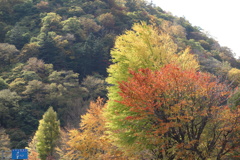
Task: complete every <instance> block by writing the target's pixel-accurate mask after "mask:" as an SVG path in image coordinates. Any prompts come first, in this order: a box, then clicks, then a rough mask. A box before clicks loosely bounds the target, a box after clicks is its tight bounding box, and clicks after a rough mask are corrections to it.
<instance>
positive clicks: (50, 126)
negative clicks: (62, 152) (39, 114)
mask: <svg viewBox="0 0 240 160" xmlns="http://www.w3.org/2000/svg"><path fill="white" fill-rule="evenodd" d="M59 136H60V122H59V120H57V113H56V112H55V111H54V110H53V108H52V107H50V108H49V109H48V110H47V111H46V112H45V114H44V115H43V119H42V120H40V121H39V126H38V130H37V132H36V139H37V151H38V153H39V157H40V159H41V160H46V158H47V157H52V156H53V153H54V148H55V147H56V145H57V142H58V139H59Z"/></svg>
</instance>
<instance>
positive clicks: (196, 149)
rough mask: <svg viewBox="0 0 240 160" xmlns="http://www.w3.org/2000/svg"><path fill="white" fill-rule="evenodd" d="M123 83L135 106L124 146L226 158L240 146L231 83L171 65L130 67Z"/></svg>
mask: <svg viewBox="0 0 240 160" xmlns="http://www.w3.org/2000/svg"><path fill="white" fill-rule="evenodd" d="M130 73H131V75H132V77H131V78H129V80H128V81H123V82H120V83H119V85H120V90H121V91H120V92H119V94H120V95H121V97H122V99H121V100H119V101H117V102H118V103H121V104H123V105H124V106H127V107H129V111H128V112H126V111H125V117H123V119H122V121H125V124H124V126H123V127H122V129H121V130H119V131H118V132H119V139H116V142H117V143H118V144H119V146H122V147H123V146H125V147H126V148H128V147H129V148H131V149H133V150H135V152H138V151H139V150H142V151H143V150H144V151H145V152H146V153H151V155H152V157H154V158H155V159H185V158H186V156H187V157H188V158H189V159H209V158H210V159H222V158H229V157H230V156H233V155H234V153H236V152H237V150H239V149H238V148H239V147H240V143H239V142H240V138H239V133H240V132H239V130H240V127H239V123H240V118H239V115H240V114H239V113H240V109H239V108H237V109H235V110H233V109H231V108H229V107H228V106H226V105H225V104H226V100H227V98H228V96H229V92H228V91H227V90H228V87H227V85H225V84H221V83H218V81H217V79H216V78H215V77H213V76H212V75H210V74H207V73H201V72H196V71H191V70H188V71H186V70H181V69H180V68H178V67H176V66H174V65H167V66H165V67H163V68H162V69H161V70H160V71H151V70H149V69H140V70H139V71H138V72H134V71H130Z"/></svg>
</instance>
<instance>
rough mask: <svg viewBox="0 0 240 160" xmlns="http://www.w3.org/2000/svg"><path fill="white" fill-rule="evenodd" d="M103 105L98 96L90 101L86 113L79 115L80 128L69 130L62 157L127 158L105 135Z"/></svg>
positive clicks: (121, 159) (77, 159)
mask: <svg viewBox="0 0 240 160" xmlns="http://www.w3.org/2000/svg"><path fill="white" fill-rule="evenodd" d="M104 107H105V106H104V102H103V100H102V99H100V98H99V99H98V100H97V102H91V103H90V108H89V109H88V111H87V113H86V114H85V115H83V116H82V117H81V118H82V120H81V123H80V130H77V129H73V130H70V132H69V140H68V142H67V145H68V146H69V148H68V153H67V154H66V155H64V157H62V159H68V160H79V159H117V160H126V159H127V158H126V157H124V156H123V154H122V152H121V151H118V149H117V147H116V146H113V145H112V144H111V142H110V141H109V139H108V138H107V136H106V135H107V134H106V133H105V123H106V121H105V118H104V117H103V114H102V112H103V108H104Z"/></svg>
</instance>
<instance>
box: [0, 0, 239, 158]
mask: <svg viewBox="0 0 240 160" xmlns="http://www.w3.org/2000/svg"><path fill="white" fill-rule="evenodd" d="M172 64H174V65H176V66H174V65H173V66H172ZM171 67H172V68H171ZM168 68H171V69H168ZM174 71H175V72H176V73H178V74H180V75H182V77H181V76H180V77H178V76H176V73H175V72H174ZM172 72H174V73H172ZM168 73H169V74H171V75H172V76H169V75H168ZM161 74H163V75H166V76H164V77H161V76H159V75H161ZM191 76H192V77H191ZM239 76H240V62H239V60H238V59H235V58H234V54H233V53H232V51H231V50H230V49H229V48H227V47H222V46H220V45H219V43H218V42H217V41H216V40H215V39H214V38H212V37H211V36H209V35H206V34H205V33H204V32H202V30H201V29H200V27H197V26H192V25H191V23H190V22H189V21H188V20H186V19H185V18H183V17H174V16H172V15H171V14H170V13H167V12H165V11H164V10H162V9H161V8H160V7H157V6H155V5H153V4H151V3H149V2H147V1H145V0H0V137H1V139H0V149H1V150H7V149H10V148H24V147H27V146H28V147H29V150H30V151H31V156H33V157H34V156H35V158H36V157H37V156H38V155H40V156H41V155H42V153H41V151H40V150H41V149H40V150H39V149H38V147H37V146H38V145H37V143H38V142H37V138H36V135H35V133H36V131H37V130H38V126H39V120H40V119H42V118H43V117H42V116H43V115H44V113H45V114H46V113H48V112H46V111H47V110H48V109H49V107H50V106H52V108H51V110H54V111H52V112H54V113H55V111H56V113H57V115H58V119H59V120H60V127H61V128H62V130H61V133H60V134H61V135H60V136H59V137H60V138H58V139H59V140H58V141H57V146H58V147H57V149H56V150H55V151H54V153H53V151H51V154H50V153H48V152H46V153H44V156H41V157H45V158H46V156H51V157H55V158H56V157H58V158H57V159H60V158H59V157H61V158H62V159H64V157H65V159H67V158H66V157H71V158H72V159H78V158H79V157H84V156H86V157H88V158H90V159H91V158H92V159H95V158H96V157H101V158H100V159H108V158H110V157H112V158H113V159H114V158H115V159H130V158H133V159H134V158H135V159H141V158H142V159H144V158H147V157H151V158H152V159H154V158H155V159H157V158H164V157H165V158H170V159H171V158H176V157H178V158H179V157H180V158H181V157H182V156H190V157H191V156H192V157H194V156H199V157H200V158H203V157H206V158H209V157H210V158H211V157H214V156H215V157H218V158H220V157H223V156H225V155H227V156H232V155H237V154H238V153H239V151H237V150H234V151H233V148H236V146H237V145H239V139H234V138H233V139H231V136H235V137H237V136H238V137H239V133H240V132H239V128H237V127H236V124H237V123H236V122H238V123H239V117H238V115H236V114H237V113H238V112H237V110H238V105H239V103H240V102H239V94H240V91H239V90H238V88H237V87H238V85H239V83H240V78H239ZM187 77H189V80H187ZM197 77H198V78H197ZM147 78H148V80H146V79H147ZM156 78H158V79H161V78H162V83H166V84H167V82H168V81H173V80H174V78H175V80H176V82H178V81H179V82H178V83H179V85H177V83H176V84H167V85H169V86H170V88H164V87H163V86H162V85H160V82H158V81H157V79H156ZM204 78H205V79H204ZM139 79H141V81H142V82H143V83H140V84H138V82H139V81H140V80H139ZM204 80H206V82H204ZM183 82H184V83H186V84H184V83H183ZM183 84H184V85H189V86H192V87H193V86H194V85H197V86H199V88H195V90H194V89H193V90H187V91H184V90H186V88H184V85H183ZM218 84H219V87H216V85H218ZM149 85H153V86H157V87H159V88H161V87H162V90H161V92H160V91H159V90H156V91H154V94H153V95H151V96H149V97H148V98H149V99H146V101H151V102H156V101H160V100H161V101H166V103H165V104H164V107H166V108H164V107H163V108H164V111H162V112H166V113H168V112H169V110H168V109H169V107H170V108H171V107H173V108H172V110H173V111H175V112H173V113H171V114H167V115H168V116H167V119H168V118H169V119H171V122H172V123H171V124H170V123H169V120H166V119H165V121H164V120H163V119H161V118H162V117H161V116H160V117H159V113H158V114H156V111H155V112H154V110H151V108H150V109H149V110H148V109H145V110H144V109H142V108H139V107H140V106H141V105H142V104H144V102H143V101H142V100H143V99H142V100H137V97H142V96H143V95H141V94H140V93H139V95H138V94H136V95H132V94H131V91H129V90H128V88H131V87H133V88H132V90H134V91H135V92H136V93H137V90H138V88H141V86H144V87H143V88H141V91H142V93H145V92H146V94H147V93H150V92H153V91H152V90H150V89H149ZM208 85H209V86H211V85H212V90H208V89H209V86H208ZM126 86H128V87H127V88H126ZM134 87H135V88H134ZM178 87H179V90H178V91H176V95H171V96H170V89H171V90H174V88H178ZM193 88H194V87H193ZM135 89H137V90H135ZM148 89H149V90H148ZM207 90H208V91H209V92H207ZM155 92H156V93H155ZM207 93H211V94H212V97H208V94H207ZM215 93H216V94H215ZM156 94H158V95H161V96H163V97H164V96H165V95H168V96H169V99H164V98H162V99H160V100H159V99H158V98H156V97H154V96H156ZM193 94H194V95H193ZM177 95H184V96H183V97H178V98H177ZM98 97H100V98H98ZM129 97H130V98H129ZM191 98H192V99H194V100H195V101H194V102H195V104H194V105H193V101H190V100H189V99H191ZM173 99H175V100H173ZM203 100H204V103H206V104H207V105H206V106H207V107H208V108H202V110H197V111H196V112H191V114H194V115H198V114H200V115H201V114H203V115H205V114H208V116H209V115H210V114H211V116H213V117H214V116H215V117H217V118H216V121H214V120H213V119H212V118H209V117H208V116H205V117H204V116H202V117H201V116H200V117H196V116H193V117H194V118H195V119H194V118H193V119H194V120H195V121H194V120H193V119H192V120H193V121H191V120H190V119H191V118H189V117H187V118H186V119H184V118H185V117H184V116H183V115H181V116H180V115H177V112H178V111H179V110H180V109H179V108H178V107H177V105H183V106H188V107H189V106H191V105H192V106H195V107H196V108H198V107H200V108H201V107H202V106H201V105H200V104H199V103H200V102H202V101H203ZM216 100H219V101H218V102H216ZM211 101H212V104H209V103H210V102H211ZM133 103H136V104H139V105H138V106H134V105H133ZM174 103H175V104H174ZM140 104H141V105H140ZM148 105H149V104H148ZM151 105H152V108H154V107H156V106H154V105H153V104H151ZM151 105H150V106H151ZM156 105H157V106H161V105H162V104H159V103H156ZM129 106H131V107H132V108H129ZM206 106H205V107H206ZM216 106H219V108H218V109H215V108H214V107H216ZM167 108H168V109H167ZM186 108H187V107H186ZM136 109H139V110H140V111H141V112H140V111H139V112H138V111H136ZM188 109H189V110H190V108H187V109H186V110H184V111H183V113H182V114H186V115H188V116H189V114H190V112H189V110H188ZM214 109H215V111H216V112H218V113H220V114H219V117H218V116H217V115H216V112H214V111H213V112H211V113H210V112H208V110H214ZM224 110H225V111H224ZM233 110H234V111H235V113H236V114H235V113H234V111H233ZM151 112H152V113H151ZM153 112H154V114H156V117H157V118H153V117H151V116H152V115H154V114H153ZM162 112H161V113H162ZM146 113H148V114H146ZM84 114H86V115H84ZM224 114H228V115H231V117H229V118H230V119H228V118H227V117H224V116H223V115H224ZM83 115H84V116H83ZM172 115H175V116H172ZM80 116H81V117H80ZM176 116H179V117H180V118H179V119H178V120H177V119H175V118H174V117H176ZM124 117H125V119H124ZM143 117H144V118H143ZM146 117H148V118H146ZM201 118H202V119H203V120H202V121H201V122H204V123H205V122H206V124H202V125H203V126H202V127H203V128H204V127H206V130H205V128H204V129H203V128H201V127H199V125H197V122H198V121H199V119H201ZM208 118H209V119H208ZM231 118H232V119H231ZM206 119H208V120H206ZM127 120H128V121H127ZM150 121H151V122H152V123H156V124H159V123H158V121H161V125H166V126H168V125H169V124H170V125H172V127H169V126H168V127H169V128H170V129H169V132H168V131H166V132H163V130H161V128H159V126H158V125H156V126H154V127H155V129H156V130H155V131H152V130H150V129H149V128H154V127H153V126H152V124H151V125H150V124H149V126H146V128H145V130H143V131H142V133H139V132H137V131H139V130H141V129H142V128H141V125H146V124H148V122H150ZM190 121H191V123H192V125H196V126H195V127H196V128H195V129H196V130H191V131H192V132H191V134H192V135H191V136H192V139H191V138H189V137H188V139H185V141H184V140H180V139H181V138H183V137H184V136H185V132H182V131H180V130H179V128H178V127H179V126H184V127H188V122H190ZM225 121H229V123H230V122H231V123H230V124H226V123H223V122H225ZM80 122H81V123H80ZM220 122H221V125H229V127H232V130H231V132H229V135H227V136H229V137H230V138H229V137H227V138H228V139H227V140H228V141H231V142H232V144H225V145H227V147H229V148H226V147H225V146H224V145H223V144H221V143H222V141H221V140H219V139H224V135H222V133H223V132H227V129H226V128H224V127H222V128H221V127H219V126H218V125H217V124H218V123H220ZM40 123H41V121H40ZM79 123H80V128H79ZM133 123H135V124H136V123H139V124H141V125H136V128H132V124H133ZM221 125H220V126H221ZM184 127H183V128H184ZM211 127H212V128H214V129H212V130H211ZM126 128H128V129H129V132H128V133H127V132H126ZM174 129H176V130H175V131H174ZM185 129H186V128H185ZM218 129H223V132H221V133H220V132H219V131H218ZM228 129H229V128H228ZM186 130H187V129H186ZM195 131H196V132H199V133H200V132H202V133H204V134H205V135H209V137H211V136H212V135H218V138H216V137H213V138H212V139H210V140H209V142H210V141H211V144H206V143H205V141H208V140H207V138H206V136H203V137H201V136H202V134H199V137H198V139H197V138H195V139H194V138H193V137H194V136H197V135H195V134H194V132H195ZM149 132H151V133H149ZM156 132H158V133H156ZM37 133H39V131H38V132H37ZM148 133H149V134H148ZM160 133H161V134H160ZM176 133H179V134H181V136H182V137H174V136H173V135H174V134H176ZM87 135H92V136H94V135H95V136H96V141H95V142H93V141H91V138H90V139H89V138H88V137H87ZM135 135H139V138H137V137H136V136H135ZM189 135H190V132H189ZM189 135H188V136H189ZM127 136H129V137H128V138H129V139H127V138H126V137H127ZM152 137H154V138H157V139H158V140H159V141H156V142H158V144H155V143H153V142H152V143H150V142H149V143H147V144H146V145H141V143H142V144H144V143H146V141H148V140H149V139H151V138H152ZM200 137H201V139H200ZM219 137H220V138H219ZM168 138H169V139H168ZM177 138H179V140H178V141H177V142H176V139H177ZM225 138H226V137H225ZM167 139H168V140H169V141H167ZM78 141H82V142H84V143H82V144H76V142H78ZM196 141H198V144H197V142H196ZM200 142H201V143H200ZM160 143H168V145H167V146H164V147H165V148H164V147H163V146H162V145H160ZM182 143H186V144H188V147H190V146H192V151H191V152H190V151H189V152H188V151H186V146H184V145H182ZM201 145H206V146H207V148H208V149H206V148H204V147H202V146H201ZM161 147H162V150H163V151H164V152H158V149H159V148H161ZM209 147H212V150H210V149H209ZM221 147H222V148H221ZM43 148H44V146H43ZM69 148H70V149H71V150H72V152H69ZM83 148H88V149H89V151H88V150H84V151H83ZM190 148H191V147H190ZM124 149H125V150H124ZM173 149H174V150H176V152H177V153H176V154H175V153H173V152H172V150H173ZM219 149H220V150H221V149H222V150H221V152H220V151H218V150H219ZM43 150H44V149H43ZM80 150H82V151H80ZM228 150H229V151H228ZM137 152H139V153H141V154H139V155H138V156H137V155H136V153H137ZM200 152H201V153H200ZM210 152H213V153H214V154H210ZM225 152H226V153H225ZM48 154H49V155H48ZM168 156H169V157H168ZM228 158H229V157H228ZM231 158H232V157H231Z"/></svg>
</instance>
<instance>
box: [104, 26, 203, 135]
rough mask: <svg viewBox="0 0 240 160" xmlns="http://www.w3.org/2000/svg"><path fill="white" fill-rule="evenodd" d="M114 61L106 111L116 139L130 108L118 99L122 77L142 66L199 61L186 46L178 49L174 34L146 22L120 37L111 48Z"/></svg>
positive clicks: (194, 66)
mask: <svg viewBox="0 0 240 160" xmlns="http://www.w3.org/2000/svg"><path fill="white" fill-rule="evenodd" d="M111 56H112V61H113V64H112V65H110V67H109V68H108V73H109V77H108V78H107V80H106V81H107V82H108V83H109V84H111V86H110V87H108V92H109V94H108V98H109V101H108V103H107V107H106V109H105V110H104V115H105V117H106V119H107V122H106V128H107V130H109V131H110V132H111V131H112V132H111V134H113V137H112V136H110V139H114V135H115V132H117V130H118V129H117V128H118V127H117V126H122V125H124V123H125V122H124V121H122V117H123V116H125V115H124V114H125V112H128V111H129V108H128V107H126V106H124V105H123V104H120V103H117V101H120V100H121V99H122V97H121V96H120V95H119V93H118V92H119V91H120V90H119V83H118V82H119V81H126V80H127V79H128V78H129V77H131V76H132V75H131V74H130V73H129V72H128V71H129V69H131V70H132V71H136V72H137V71H138V69H140V68H149V69H151V70H159V69H160V68H162V67H163V66H164V65H166V64H170V63H174V64H178V65H179V66H180V68H182V69H183V70H185V69H193V70H197V69H198V68H199V64H198V62H197V60H196V58H195V57H194V55H192V54H190V53H189V49H186V50H184V51H182V52H180V53H178V52H177V45H176V44H175V43H174V41H173V39H172V37H171V36H170V35H168V34H166V33H164V32H163V31H160V30H159V29H157V28H156V27H154V26H152V25H147V24H146V23H144V22H143V23H141V24H135V25H134V26H133V27H132V30H129V31H126V32H125V34H123V35H121V36H119V37H117V39H116V42H115V46H114V48H113V49H112V51H111Z"/></svg>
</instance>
